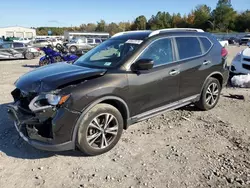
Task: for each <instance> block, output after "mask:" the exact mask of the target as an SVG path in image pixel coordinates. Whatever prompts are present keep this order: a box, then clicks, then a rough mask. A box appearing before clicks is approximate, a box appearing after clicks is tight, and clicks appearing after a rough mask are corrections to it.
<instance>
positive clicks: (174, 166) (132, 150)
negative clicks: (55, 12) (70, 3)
mask: <svg viewBox="0 0 250 188" xmlns="http://www.w3.org/2000/svg"><path fill="white" fill-rule="evenodd" d="M240 49H242V48H239V47H228V50H229V54H230V57H229V61H230V59H232V58H233V56H234V55H235V54H236V53H237V52H239V51H240ZM36 64H38V60H37V59H36V60H31V61H26V60H14V61H0V187H1V188H2V187H3V188H12V187H19V188H22V187H25V188H33V187H40V188H47V187H53V188H57V187H58V188H61V187H62V188H71V187H73V188H78V187H79V188H80V187H90V188H92V187H95V188H98V187H107V188H112V187H114V188H117V187H122V188H123V187H124V188H129V187H131V188H132V187H134V188H137V187H159V188H161V187H171V188H177V187H178V188H182V187H183V188H186V187H190V188H193V187H197V188H198V187H214V188H218V187H250V155H249V154H250V129H249V123H250V117H249V114H250V89H233V88H225V89H224V90H223V92H222V94H223V95H222V97H221V99H220V102H219V104H218V106H217V107H216V108H215V109H213V110H211V111H208V112H201V111H197V110H196V109H195V108H194V107H192V106H189V107H185V108H182V109H180V110H176V111H172V112H168V113H165V114H163V115H160V116H157V117H155V118H152V119H150V120H147V121H145V122H141V123H138V124H136V125H133V126H131V127H130V128H129V130H127V131H124V134H123V136H122V138H121V140H120V142H119V143H118V145H117V146H116V147H115V148H114V149H113V150H112V151H110V152H108V153H106V154H104V155H101V156H97V157H84V156H82V155H81V153H80V152H77V151H72V152H62V153H53V152H44V151H40V150H37V149H34V148H33V147H31V146H29V145H28V144H26V143H25V142H24V141H22V139H20V138H19V136H18V134H17V132H16V130H15V128H14V125H13V123H12V122H11V121H10V120H9V119H8V117H7V113H6V105H7V104H8V103H10V102H12V97H11V96H10V92H11V91H12V90H13V89H14V86H13V83H14V82H15V80H16V79H17V78H18V77H19V76H21V75H22V74H23V73H25V72H28V71H30V70H32V69H34V67H35V65H36ZM229 94H239V95H244V96H245V100H237V99H231V98H228V97H227V96H228V95H229Z"/></svg>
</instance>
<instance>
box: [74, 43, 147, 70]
mask: <svg viewBox="0 0 250 188" xmlns="http://www.w3.org/2000/svg"><path fill="white" fill-rule="evenodd" d="M141 42H142V41H135V40H107V41H105V42H103V43H101V44H100V45H99V46H98V47H96V48H94V49H92V50H90V51H89V52H88V53H86V54H85V55H83V56H82V57H80V58H79V59H78V60H77V61H76V62H75V63H74V64H75V65H80V66H87V67H97V68H108V67H115V66H116V65H118V64H119V63H120V61H121V60H123V59H124V58H125V57H126V56H128V55H129V54H131V53H133V52H134V50H135V49H136V48H137V47H138V46H139V44H140V43H141Z"/></svg>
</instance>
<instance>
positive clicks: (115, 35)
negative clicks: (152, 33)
mask: <svg viewBox="0 0 250 188" xmlns="http://www.w3.org/2000/svg"><path fill="white" fill-rule="evenodd" d="M145 31H149V30H136V31H125V32H120V33H116V34H114V35H113V36H112V37H111V38H113V37H118V36H121V35H124V34H129V33H139V32H145Z"/></svg>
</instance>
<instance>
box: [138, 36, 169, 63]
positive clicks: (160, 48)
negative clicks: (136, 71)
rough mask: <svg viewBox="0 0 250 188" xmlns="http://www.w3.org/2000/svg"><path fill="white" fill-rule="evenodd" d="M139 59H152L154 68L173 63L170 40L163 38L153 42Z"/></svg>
mask: <svg viewBox="0 0 250 188" xmlns="http://www.w3.org/2000/svg"><path fill="white" fill-rule="evenodd" d="M139 59H152V60H153V61H154V66H158V65H163V64H167V63H171V62H173V50H172V42H171V39H169V38H165V39H160V40H157V41H155V42H153V43H152V44H151V45H150V46H149V47H148V48H147V49H146V50H145V51H144V52H143V54H142V55H141V56H140V58H139Z"/></svg>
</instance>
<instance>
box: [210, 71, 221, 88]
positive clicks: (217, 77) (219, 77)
mask: <svg viewBox="0 0 250 188" xmlns="http://www.w3.org/2000/svg"><path fill="white" fill-rule="evenodd" d="M211 77H212V78H216V79H217V80H219V82H220V85H221V86H222V85H223V77H222V75H220V74H213V75H212V76H211Z"/></svg>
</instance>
